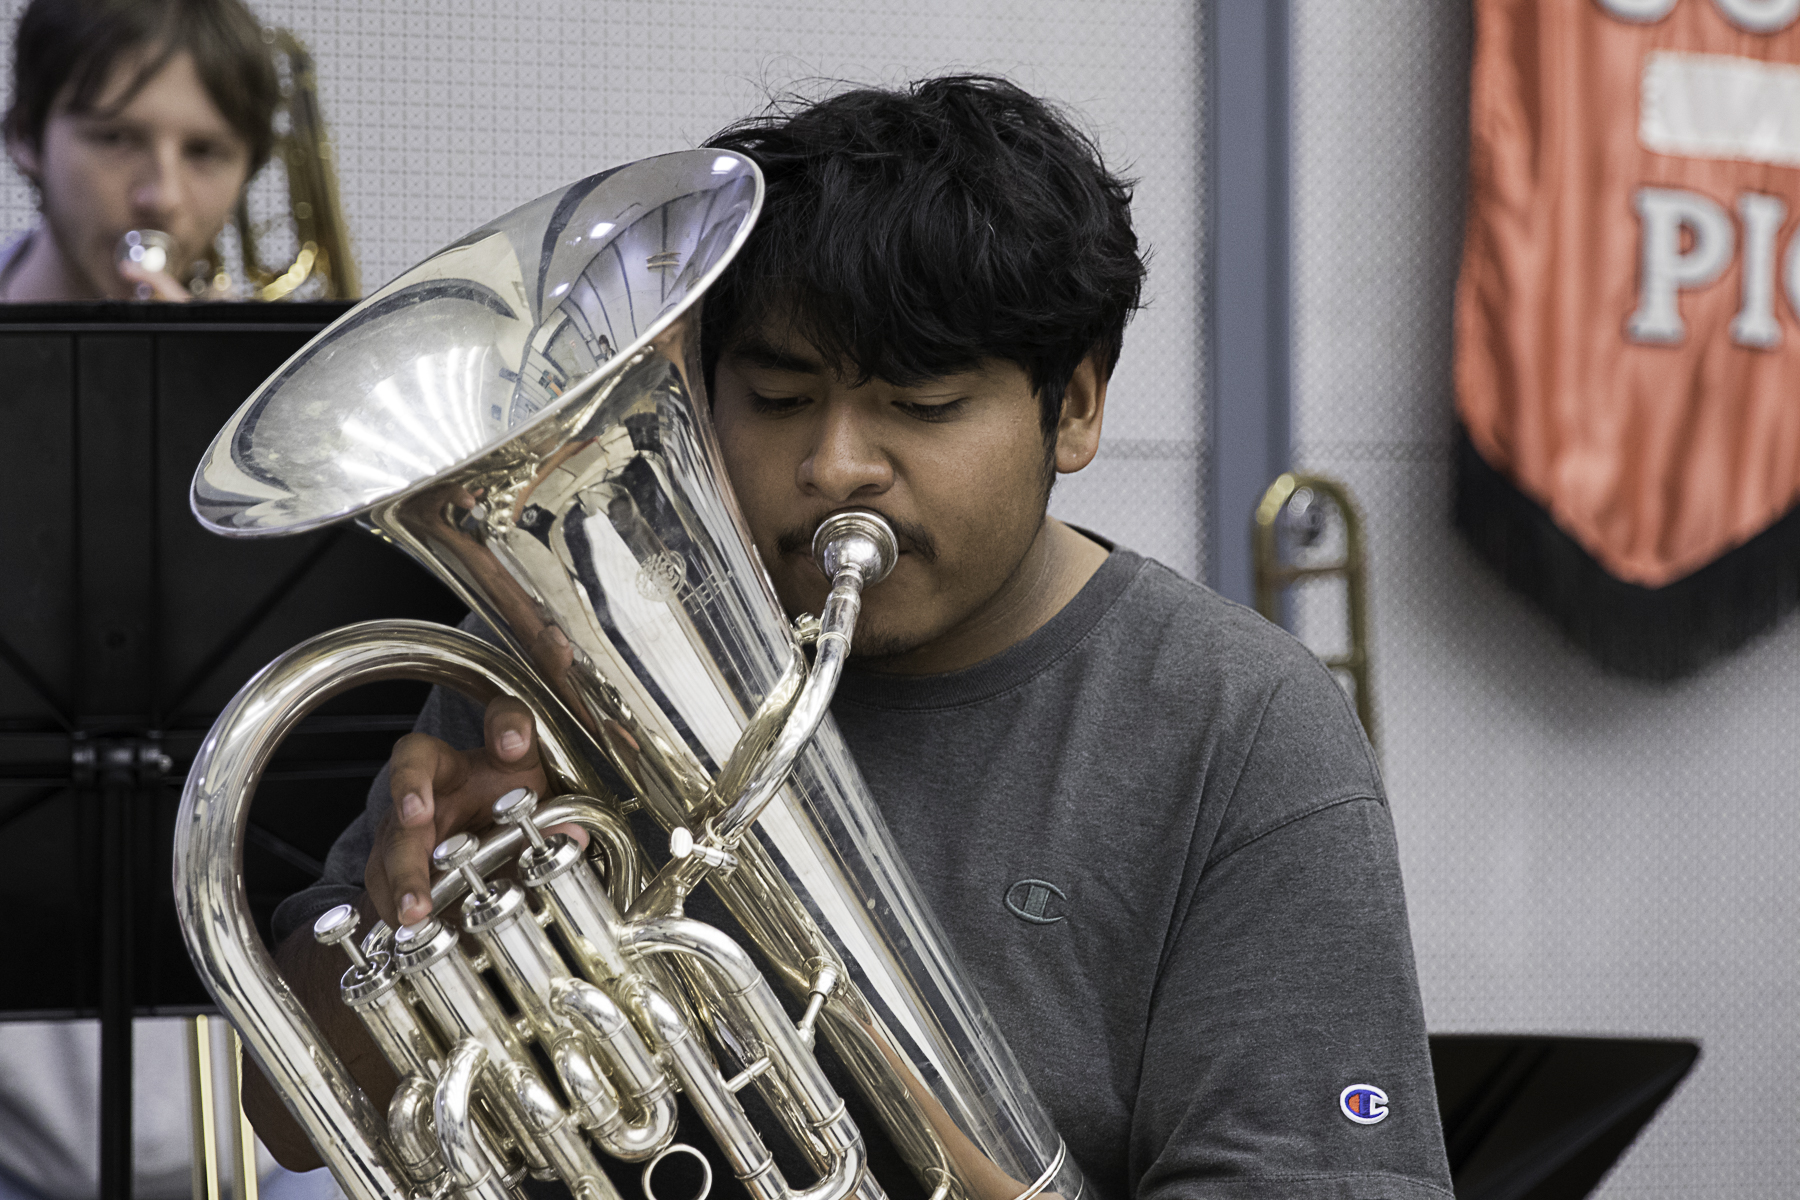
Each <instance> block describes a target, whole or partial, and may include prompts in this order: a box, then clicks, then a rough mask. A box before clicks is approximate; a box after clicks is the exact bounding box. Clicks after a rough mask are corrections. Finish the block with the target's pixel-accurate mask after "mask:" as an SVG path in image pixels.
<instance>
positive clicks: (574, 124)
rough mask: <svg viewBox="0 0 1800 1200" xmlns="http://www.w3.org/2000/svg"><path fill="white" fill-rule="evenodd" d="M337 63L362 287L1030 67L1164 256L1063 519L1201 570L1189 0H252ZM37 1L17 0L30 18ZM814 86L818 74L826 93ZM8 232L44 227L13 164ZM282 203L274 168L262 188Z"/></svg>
mask: <svg viewBox="0 0 1800 1200" xmlns="http://www.w3.org/2000/svg"><path fill="white" fill-rule="evenodd" d="M251 7H252V8H253V9H254V11H255V12H256V13H257V14H258V15H259V16H260V17H261V18H262V19H263V20H264V21H266V22H268V23H270V24H275V25H283V26H286V27H287V28H289V29H292V30H293V31H294V32H295V33H296V34H298V35H299V37H300V39H301V40H302V41H303V42H305V43H306V44H307V45H308V46H310V47H311V49H312V51H313V54H314V57H315V58H316V59H317V61H318V74H319V92H320V100H321V103H322V105H323V108H324V113H325V119H326V121H327V122H328V123H329V125H330V128H331V134H332V137H333V139H334V142H335V146H336V150H337V154H338V165H339V176H340V178H341V180H342V184H343V194H344V202H345V206H346V208H347V210H348V213H349V220H350V229H351V234H352V237H353V239H354V244H355V251H356V255H357V258H358V260H359V262H360V264H361V267H362V272H363V279H364V284H365V287H369V288H373V287H375V286H377V285H379V284H380V283H381V282H383V281H384V280H386V279H388V278H391V277H392V276H393V275H395V274H397V273H398V272H400V271H401V270H404V269H405V268H406V267H408V266H410V265H411V264H412V263H414V262H416V261H417V260H418V259H420V258H422V257H424V256H425V255H426V254H428V253H430V252H431V251H432V250H434V249H435V248H437V247H438V246H439V245H442V244H443V243H445V242H447V241H449V240H450V239H452V238H454V237H457V236H458V235H460V234H462V233H465V232H467V231H468V230H470V229H472V228H474V227H475V226H477V225H479V224H480V223H481V222H483V221H485V220H487V219H488V218H489V217H493V216H496V215H498V214H499V213H502V212H504V211H506V210H507V209H509V208H511V207H513V206H514V205H516V204H519V203H521V202H523V201H525V200H529V199H531V198H532V197H534V196H537V195H540V194H541V193H543V192H546V191H549V190H550V189H551V188H553V187H556V186H557V185H559V184H562V183H566V182H568V181H569V180H571V179H575V178H578V177H580V176H581V175H583V174H586V173H588V172H591V171H594V170H596V169H598V168H601V167H605V166H608V165H611V164H614V163H618V162H623V161H627V160H629V159H633V158H640V157H643V156H645V155H650V154H657V153H662V152H666V151H669V150H677V149H684V148H687V147H689V146H692V145H694V144H696V143H697V142H698V141H700V140H701V139H703V138H705V137H706V136H707V134H709V133H711V132H712V131H713V130H714V129H717V128H718V127H720V126H721V125H723V124H725V123H726V122H727V121H729V120H731V119H732V118H734V117H737V116H741V115H744V114H745V113H748V112H750V111H753V110H755V109H757V108H759V107H760V106H761V104H762V102H763V101H764V100H765V99H766V97H767V96H768V95H769V94H770V93H771V92H779V91H786V90H789V89H791V88H792V87H794V86H795V85H796V84H799V85H800V86H801V87H802V88H803V89H804V90H808V91H813V90H818V89H819V87H820V86H822V85H820V84H818V83H817V82H816V81H819V80H825V81H829V80H839V79H844V80H853V81H857V82H876V83H898V82H903V81H905V80H906V79H908V78H913V77H917V76H920V75H925V74H934V73H940V72H944V71H949V70H975V71H992V72H1000V73H1004V74H1007V75H1010V76H1011V77H1013V78H1014V79H1016V80H1017V81H1018V82H1020V83H1021V84H1023V85H1024V86H1026V87H1028V88H1030V89H1032V90H1033V91H1036V92H1038V93H1039V94H1042V95H1045V96H1049V97H1052V98H1054V99H1056V100H1059V101H1061V102H1062V103H1064V104H1065V105H1068V106H1069V107H1071V108H1073V109H1074V110H1076V112H1078V113H1079V114H1080V115H1081V117H1082V118H1083V121H1084V123H1085V124H1086V126H1087V127H1088V128H1089V129H1090V131H1091V132H1092V133H1093V134H1094V135H1095V137H1096V138H1097V140H1098V141H1099V143H1100V145H1101V147H1102V149H1103V151H1104V152H1105V154H1106V155H1107V158H1108V160H1109V162H1111V163H1112V164H1114V165H1115V166H1117V167H1123V168H1125V169H1126V170H1127V171H1128V172H1129V173H1131V174H1134V175H1137V176H1139V177H1140V178H1141V179H1142V185H1141V187H1140V189H1139V192H1138V201H1137V205H1136V210H1135V211H1136V214H1137V225H1138V232H1139V236H1140V237H1141V238H1142V239H1143V240H1144V241H1145V242H1147V243H1148V244H1149V246H1150V248H1151V251H1152V253H1153V256H1154V257H1153V265H1152V270H1151V276H1150V283H1149V291H1148V295H1147V300H1148V302H1149V306H1148V308H1147V309H1146V310H1145V311H1144V312H1143V313H1142V314H1141V315H1140V316H1139V317H1138V318H1137V320H1136V321H1135V322H1134V323H1133V324H1132V326H1131V329H1130V331H1129V333H1128V334H1127V338H1126V343H1125V356H1124V359H1123V361H1122V362H1121V364H1120V367H1119V370H1118V373H1117V374H1116V375H1115V376H1114V380H1113V387H1112V390H1111V394H1110V398H1109V407H1108V412H1107V416H1108V420H1107V423H1106V434H1107V438H1106V441H1105V444H1104V446H1103V448H1102V450H1101V458H1100V459H1099V460H1098V461H1097V462H1096V463H1095V464H1094V465H1093V466H1092V467H1090V468H1089V469H1088V471H1086V472H1085V473H1083V474H1082V475H1080V476H1076V477H1072V478H1069V479H1067V480H1066V481H1065V482H1064V483H1063V484H1062V485H1061V486H1060V487H1059V488H1058V490H1057V494H1056V498H1055V500H1054V502H1053V510H1054V511H1056V512H1057V513H1058V515H1060V516H1063V517H1065V518H1067V519H1069V520H1072V521H1077V522H1079V523H1081V524H1083V525H1087V526H1090V527H1092V528H1096V529H1098V530H1101V531H1104V532H1106V533H1108V534H1110V535H1111V536H1113V537H1115V538H1118V539H1120V540H1122V541H1124V542H1125V543H1126V544H1128V545H1131V546H1132V547H1134V548H1135V549H1138V550H1141V551H1144V552H1145V553H1148V554H1152V555H1155V556H1156V557H1158V558H1160V559H1162V560H1163V561H1164V562H1166V563H1168V564H1169V565H1170V566H1173V567H1175V568H1176V569H1177V570H1180V571H1182V572H1184V573H1186V574H1189V575H1197V574H1198V572H1199V570H1200V563H1201V555H1200V543H1201V540H1202V535H1201V532H1200V531H1201V524H1200V521H1199V519H1198V515H1197V511H1198V510H1197V505H1198V498H1199V496H1200V492H1201V487H1202V483H1203V481H1202V478H1201V473H1202V469H1203V467H1202V462H1203V459H1202V456H1201V452H1200V446H1201V436H1202V431H1201V425H1202V420H1203V416H1202V405H1201V390H1202V379H1203V366H1202V362H1201V350H1200V347H1201V335H1200V327H1199V312H1198V302H1197V298H1196V297H1197V291H1198V285H1199V268H1198V262H1199V258H1198V246H1199V242H1200V236H1199V235H1200V194H1201V178H1200V167H1201V160H1200V140H1201V136H1200V132H1201V99H1202V94H1201V87H1200V71H1199V66H1198V64H1199V63H1200V61H1201V56H1200V46H1199V33H1198V30H1197V28H1196V21H1195V6H1194V5H1192V4H1187V3H1181V2H1180V0H1115V2H1113V3H1108V4H1106V5H1101V6H1096V5H1094V4H1090V3H1082V2H1081V0H1005V2H997V3H996V2H990V3H975V4H971V3H968V2H967V0H908V2H905V3H898V4H895V3H883V2H879V0H833V2H832V3H829V4H817V3H782V2H762V3H741V2H733V0H607V2H605V3H583V2H582V0H523V2H522V3H511V2H506V3H501V2H496V0H458V2H457V3H455V4H448V3H444V2H443V0H435V2H433V0H251ZM20 8H22V3H21V0H4V2H0V20H4V22H5V24H6V27H7V28H9V29H10V26H11V24H12V21H13V20H14V17H15V14H16V13H17V12H18V11H19V10H20ZM809 81H815V82H809ZM5 178H6V183H5V185H4V186H3V187H0V231H5V230H10V229H17V228H21V227H23V226H25V225H27V224H28V223H29V222H30V220H31V215H32V214H31V195H30V190H29V188H28V187H27V186H26V185H25V184H24V183H23V182H22V181H20V180H19V179H18V177H17V176H16V175H15V174H14V173H13V172H12V171H11V169H10V167H8V168H6V169H5ZM278 190H279V180H278V179H276V178H274V177H273V176H271V178H270V179H269V180H266V181H265V183H264V185H263V186H262V187H260V188H259V189H257V191H258V192H259V193H261V194H271V193H274V192H276V191H278Z"/></svg>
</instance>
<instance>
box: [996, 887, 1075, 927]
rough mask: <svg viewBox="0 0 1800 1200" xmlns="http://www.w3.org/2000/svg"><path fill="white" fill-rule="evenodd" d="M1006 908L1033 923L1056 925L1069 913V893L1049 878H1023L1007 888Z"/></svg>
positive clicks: (1022, 919) (1014, 914) (1021, 918)
mask: <svg viewBox="0 0 1800 1200" xmlns="http://www.w3.org/2000/svg"><path fill="white" fill-rule="evenodd" d="M1005 899H1006V910H1007V911H1008V912H1010V913H1012V915H1013V916H1015V917H1017V918H1019V920H1021V921H1028V922H1030V923H1031V924H1033V925H1054V924H1056V923H1057V922H1058V921H1061V920H1064V919H1065V918H1066V917H1067V916H1068V915H1069V897H1068V893H1066V892H1064V891H1063V890H1062V889H1061V888H1059V887H1057V886H1056V885H1055V884H1054V883H1051V882H1050V881H1049V880H1047V879H1021V880H1019V882H1017V883H1015V884H1013V885H1012V886H1011V887H1009V888H1007V889H1006V897H1005Z"/></svg>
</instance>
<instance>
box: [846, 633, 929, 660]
mask: <svg viewBox="0 0 1800 1200" xmlns="http://www.w3.org/2000/svg"><path fill="white" fill-rule="evenodd" d="M924 644H925V639H924V638H922V637H920V636H919V635H917V634H905V633H901V632H899V631H896V630H891V629H883V628H881V627H880V626H875V627H874V628H871V629H858V630H857V631H856V633H855V635H854V636H853V637H852V638H851V639H850V661H851V662H853V663H855V664H856V665H857V666H859V667H872V668H874V669H876V670H880V669H881V664H882V663H884V662H890V661H892V660H893V659H896V658H900V657H902V656H903V655H907V654H911V653H912V652H913V651H914V650H917V649H918V648H919V647H920V646H923V645H924Z"/></svg>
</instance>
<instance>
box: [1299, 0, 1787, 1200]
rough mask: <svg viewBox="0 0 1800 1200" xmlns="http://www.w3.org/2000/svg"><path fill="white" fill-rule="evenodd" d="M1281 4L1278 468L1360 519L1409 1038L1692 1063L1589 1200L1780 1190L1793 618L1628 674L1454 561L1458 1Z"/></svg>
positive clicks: (1457, 556)
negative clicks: (1285, 118) (1290, 177)
mask: <svg viewBox="0 0 1800 1200" xmlns="http://www.w3.org/2000/svg"><path fill="white" fill-rule="evenodd" d="M1572 2H1587V0H1572ZM1690 2H1692V0H1690ZM1295 7H1296V14H1295V30H1294V32H1295V43H1294V46H1295V51H1294V55H1295V85H1296V95H1295V106H1294V129H1295V149H1294V165H1295V176H1294V216H1295V233H1296V244H1295V247H1294V255H1293V261H1294V264H1295V280H1294V283H1295V287H1294V296H1295V312H1294V319H1295V325H1294V329H1295V389H1296V405H1295V414H1294V429H1295V441H1296V450H1295V452H1296V458H1297V460H1298V462H1299V463H1300V464H1301V465H1302V466H1304V467H1307V468H1309V469H1315V470H1320V471H1324V472H1327V473H1330V474H1334V475H1336V476H1338V477H1339V478H1341V479H1343V480H1345V481H1346V482H1347V483H1348V484H1349V485H1350V486H1351V488H1352V489H1353V490H1354V491H1355V493H1356V495H1357V497H1358V499H1359V500H1360V501H1361V504H1362V507H1363V510H1364V514H1365V516H1366V517H1367V520H1368V525H1369V528H1370V533H1371V549H1372V571H1373V596H1374V618H1375V619H1374V637H1373V645H1374V656H1375V663H1376V668H1375V688H1376V697H1377V701H1378V705H1379V709H1380V713H1379V719H1380V728H1381V731H1382V735H1383V748H1382V749H1383V761H1384V764H1385V767H1386V771H1387V778H1388V785H1389V789H1390V791H1391V794H1392V797H1393V808H1394V816H1395V820H1396V823H1397V824H1398V826H1399V833H1400V845H1401V851H1402V856H1403V862H1404V867H1405V871H1406V882H1407V893H1408V900H1409V903H1410V906H1411V911H1412V920H1413V937H1414V941H1415V943H1416V945H1417V948H1418V953H1419V967H1420V974H1421V977H1422V982H1423V985H1424V992H1425V1008H1426V1014H1427V1017H1428V1019H1429V1021H1430V1024H1431V1028H1432V1029H1433V1030H1437V1031H1469V1032H1503V1031H1513V1032H1553V1033H1591V1034H1622V1035H1625V1034H1629V1035H1647V1036H1649V1035H1670V1036H1684V1037H1697V1038H1699V1039H1701V1040H1702V1041H1703V1042H1704V1051H1703V1055H1702V1058H1701V1060H1700V1063H1699V1065H1698V1066H1697V1067H1696V1068H1695V1070H1694V1073H1693V1074H1692V1075H1691V1076H1690V1077H1689V1079H1688V1082H1687V1083H1686V1084H1685V1085H1684V1086H1683V1087H1682V1088H1681V1090H1680V1091H1679V1092H1677V1093H1676V1095H1675V1096H1674V1098H1673V1099H1672V1100H1671V1101H1670V1102H1669V1104H1668V1105H1667V1106H1665V1108H1664V1109H1663V1111H1662V1113H1661V1114H1660V1115H1659V1116H1658V1117H1657V1119H1656V1120H1655V1122H1654V1123H1653V1124H1652V1125H1651V1126H1650V1127H1649V1128H1648V1129H1647V1130H1646V1131H1645V1132H1644V1134H1643V1135H1642V1137H1641V1138H1640V1139H1639V1141H1638V1143H1637V1144H1636V1145H1635V1146H1634V1147H1633V1148H1632V1149H1631V1150H1630V1151H1628V1153H1627V1155H1626V1157H1625V1158H1624V1159H1623V1161H1622V1162H1621V1164H1620V1165H1619V1167H1618V1168H1617V1169H1616V1170H1615V1171H1614V1172H1613V1174H1612V1175H1611V1176H1610V1177H1609V1178H1608V1180H1607V1181H1606V1182H1605V1183H1604V1184H1602V1186H1601V1189H1600V1191H1599V1193H1598V1195H1600V1196H1602V1197H1606V1198H1607V1200H1626V1198H1637V1197H1652V1196H1707V1197H1711V1198H1714V1200H1727V1198H1730V1200H1737V1198H1741V1200H1750V1198H1752V1197H1757V1198H1761V1197H1768V1196H1783V1195H1793V1194H1795V1193H1796V1191H1800V1164H1797V1162H1796V1158H1795V1155H1794V1153H1793V1132H1794V1125H1793V1115H1794V1112H1795V1110H1796V1105H1797V1104H1800V1070H1797V1068H1800V1023H1797V1022H1796V1020H1795V1011H1796V1010H1795V1005H1796V1001H1797V1000H1800V996H1797V995H1796V983H1797V982H1800V980H1797V977H1796V971H1795V950H1794V947H1795V940H1794V934H1793V931H1794V929H1795V928H1796V927H1797V926H1800V883H1797V882H1796V872H1795V867H1796V863H1797V862H1800V812H1797V811H1796V800H1797V799H1800V796H1797V795H1796V788H1795V782H1794V781H1795V780H1796V779H1797V778H1800V734H1797V733H1796V730H1800V675H1796V673H1795V671H1794V663H1795V661H1796V655H1797V654H1800V622H1796V621H1792V620H1790V621H1789V622H1787V623H1786V624H1785V625H1784V626H1783V627H1782V628H1781V629H1780V630H1778V631H1777V632H1776V633H1775V634H1773V635H1772V636H1769V637H1766V638H1764V639H1762V640H1761V641H1759V642H1756V643H1755V644H1753V645H1751V646H1749V647H1747V648H1745V649H1744V650H1743V651H1741V652H1740V653H1738V654H1737V655H1736V656H1734V657H1732V658H1731V659H1729V660H1727V661H1725V662H1722V663H1718V664H1716V665H1715V666H1714V667H1712V668H1711V669H1709V670H1708V671H1706V672H1704V673H1703V674H1702V675H1700V676H1699V677H1698V678H1696V679H1692V680H1689V681H1687V682H1684V683H1680V684H1676V685H1672V686H1650V685H1645V684H1638V683H1632V682H1627V681H1623V680H1620V679H1616V678H1611V677H1608V676H1606V675H1603V674H1602V673H1601V672H1600V671H1599V670H1597V669H1596V668H1595V667H1593V666H1592V665H1591V664H1590V663H1589V662H1588V661H1587V660H1586V659H1584V658H1583V657H1582V656H1581V655H1580V654H1579V653H1577V652H1576V651H1574V650H1573V649H1571V648H1570V647H1569V646H1568V644H1567V643H1565V642H1564V641H1563V640H1562V639H1561V637H1560V636H1559V635H1558V634H1557V633H1556V631H1555V630H1554V629H1553V628H1552V627H1551V626H1550V624H1549V622H1548V621H1547V620H1546V619H1544V618H1543V617H1541V616H1540V615H1539V614H1538V613H1537V612H1536V611H1534V610H1533V609H1532V608H1530V607H1529V606H1527V605H1526V604H1525V603H1523V602H1522V601H1521V600H1519V599H1518V598H1517V597H1515V596H1513V595H1511V594H1509V593H1508V592H1507V591H1506V590H1505V589H1504V588H1503V587H1502V586H1501V584H1500V582H1499V580H1498V579H1497V578H1496V576H1495V575H1494V574H1493V573H1492V572H1491V571H1489V570H1488V569H1487V568H1486V567H1485V566H1484V565H1482V564H1481V563H1480V562H1478V561H1477V560H1476V559H1475V557H1474V556H1473V554H1472V553H1471V552H1470V551H1468V550H1467V549H1466V548H1465V547H1464V546H1463V544H1462V543H1461V542H1460V541H1459V540H1458V538H1457V536H1456V535H1455V534H1454V532H1453V531H1452V529H1451V527H1450V519H1449V497H1450V493H1449V483H1450V478H1449V474H1450V473H1449V455H1448V449H1449V437H1450V428H1451V425H1450V414H1451V395H1450V352H1451V342H1450V313H1451V295H1452V288H1453V285H1454V281H1455V275H1456V268H1457V259H1458V255H1459V253H1460V240H1461V233H1462V217H1463V207H1462V201H1463V190H1464V172H1465V170H1466V167H1467V161H1466V142H1467V135H1466V122H1467V112H1468V107H1467V92H1468V83H1467V73H1468V65H1469V46H1470V19H1469V12H1468V6H1467V5H1466V4H1446V3H1443V0H1380V2H1378V3H1376V2H1368V3H1360V4H1344V3H1342V2H1341V0H1296V6H1295ZM1301 616H1302V619H1303V623H1304V624H1306V625H1310V626H1312V627H1313V629H1318V628H1320V627H1323V626H1327V625H1329V624H1330V620H1329V618H1328V617H1327V616H1326V615H1325V614H1324V613H1322V612H1318V611H1316V610H1315V609H1314V608H1313V607H1312V606H1311V605H1309V604H1303V605H1302V606H1301Z"/></svg>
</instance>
